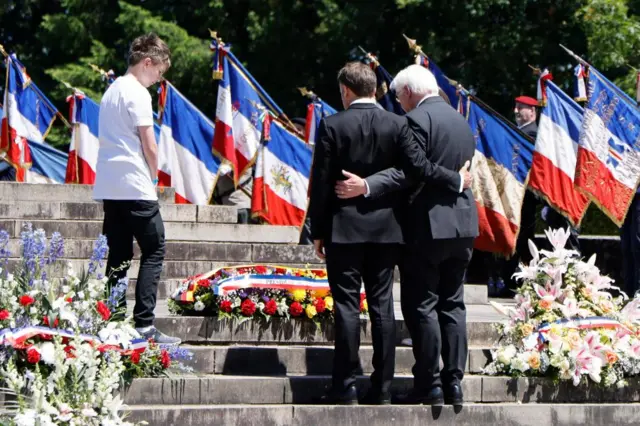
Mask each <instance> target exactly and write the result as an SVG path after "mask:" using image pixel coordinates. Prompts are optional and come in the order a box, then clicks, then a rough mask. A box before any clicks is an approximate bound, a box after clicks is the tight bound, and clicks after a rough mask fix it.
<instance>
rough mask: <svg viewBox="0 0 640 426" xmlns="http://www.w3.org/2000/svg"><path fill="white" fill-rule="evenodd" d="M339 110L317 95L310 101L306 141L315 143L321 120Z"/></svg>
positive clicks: (305, 132) (305, 130) (305, 131)
mask: <svg viewBox="0 0 640 426" xmlns="http://www.w3.org/2000/svg"><path fill="white" fill-rule="evenodd" d="M337 112H338V111H336V110H335V109H333V108H332V107H331V105H329V104H328V103H326V102H325V101H323V100H322V99H320V98H318V97H315V99H313V100H312V101H311V102H309V105H307V121H306V125H305V129H304V136H305V141H306V142H307V143H309V144H312V145H313V144H315V143H316V132H317V130H318V126H320V121H321V120H322V119H323V118H325V117H328V116H330V115H333V114H335V113H337Z"/></svg>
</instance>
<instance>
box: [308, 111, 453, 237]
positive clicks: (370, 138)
mask: <svg viewBox="0 0 640 426" xmlns="http://www.w3.org/2000/svg"><path fill="white" fill-rule="evenodd" d="M316 141H317V142H316V145H315V148H314V157H313V165H312V170H311V183H310V185H311V189H310V201H309V211H308V215H309V216H310V219H311V236H312V238H313V239H314V240H318V239H322V240H325V242H326V243H402V242H404V238H403V234H402V228H401V222H402V219H403V213H404V207H405V203H404V201H403V197H402V194H401V193H399V192H389V193H387V194H380V195H379V196H378V197H376V198H365V197H356V198H352V199H348V200H340V199H339V198H338V197H337V196H336V194H335V190H334V187H335V184H336V183H337V181H338V180H344V179H346V178H345V177H344V175H343V174H342V170H346V171H348V172H351V173H354V174H356V175H358V176H368V175H371V174H375V173H377V172H380V171H382V170H385V169H388V168H390V167H393V166H396V165H398V164H399V165H400V166H401V167H402V168H403V169H404V171H405V172H407V173H408V174H409V175H410V176H412V177H414V178H416V179H433V180H437V181H439V182H443V185H449V186H450V187H455V188H457V187H459V185H460V176H459V174H458V173H457V172H452V171H451V170H447V169H445V168H443V167H438V166H436V165H434V164H432V163H431V162H429V161H428V160H427V158H426V156H425V155H424V154H423V152H422V151H421V149H420V147H419V145H418V144H417V142H416V141H415V139H414V138H413V137H412V134H411V130H410V129H409V125H408V122H407V120H406V118H404V117H401V116H398V115H396V114H393V113H390V112H387V111H385V110H382V109H380V108H378V107H377V106H376V105H375V104H373V103H356V104H352V105H351V106H350V107H349V108H348V109H347V110H346V111H342V112H339V113H337V114H334V115H332V116H329V117H326V118H324V119H323V120H322V121H321V122H320V127H319V129H318V134H317V138H316Z"/></svg>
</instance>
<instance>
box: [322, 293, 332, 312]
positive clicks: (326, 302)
mask: <svg viewBox="0 0 640 426" xmlns="http://www.w3.org/2000/svg"><path fill="white" fill-rule="evenodd" d="M324 305H325V306H326V307H327V309H328V310H329V311H333V297H331V296H327V297H325V298H324Z"/></svg>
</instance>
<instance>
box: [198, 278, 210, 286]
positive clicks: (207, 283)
mask: <svg viewBox="0 0 640 426" xmlns="http://www.w3.org/2000/svg"><path fill="white" fill-rule="evenodd" d="M198 287H211V281H209V280H208V279H206V278H203V279H201V280H198Z"/></svg>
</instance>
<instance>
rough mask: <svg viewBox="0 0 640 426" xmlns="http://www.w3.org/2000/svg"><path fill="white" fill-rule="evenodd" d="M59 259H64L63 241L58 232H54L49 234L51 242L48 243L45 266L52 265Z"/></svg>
mask: <svg viewBox="0 0 640 426" xmlns="http://www.w3.org/2000/svg"><path fill="white" fill-rule="evenodd" d="M61 257H64V239H63V238H62V236H61V235H60V233H59V232H54V233H53V234H51V241H50V242H49V252H48V253H47V264H51V263H54V262H55V261H56V260H58V259H60V258H61Z"/></svg>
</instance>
